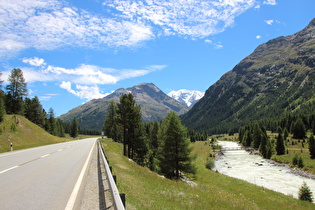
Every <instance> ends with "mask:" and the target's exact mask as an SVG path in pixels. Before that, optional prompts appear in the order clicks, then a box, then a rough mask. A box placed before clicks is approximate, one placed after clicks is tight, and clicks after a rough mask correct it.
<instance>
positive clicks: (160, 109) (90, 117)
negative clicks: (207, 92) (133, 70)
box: [60, 83, 188, 130]
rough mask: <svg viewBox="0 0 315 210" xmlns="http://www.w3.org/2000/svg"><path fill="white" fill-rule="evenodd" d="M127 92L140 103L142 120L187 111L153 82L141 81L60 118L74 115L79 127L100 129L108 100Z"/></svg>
mask: <svg viewBox="0 0 315 210" xmlns="http://www.w3.org/2000/svg"><path fill="white" fill-rule="evenodd" d="M128 93H132V95H133V96H134V99H135V101H136V103H137V104H138V105H140V107H141V113H142V118H143V120H144V121H154V120H161V119H163V118H164V117H165V116H166V115H167V114H168V113H169V112H170V111H174V112H176V113H177V114H178V115H181V114H184V113H186V112H187V111H188V107H187V106H186V105H184V104H182V103H180V102H179V101H177V100H175V99H173V98H171V97H169V96H168V95H166V94H165V93H164V92H163V91H162V90H160V89H159V88H158V87H157V86H155V85H154V84H153V83H141V84H139V85H135V86H133V87H131V88H127V89H125V88H119V89H117V90H115V91H114V92H113V93H111V94H109V95H108V96H106V97H104V98H102V99H94V100H92V101H89V102H87V103H85V104H83V105H81V106H79V107H76V108H74V109H72V110H70V111H69V112H68V113H66V114H64V115H61V116H60V119H62V120H63V121H65V122H70V121H71V120H72V119H73V117H74V116H75V117H77V119H78V121H79V124H80V127H81V128H86V129H91V130H98V129H101V128H102V126H103V123H104V120H105V115H106V110H107V107H108V104H109V103H110V101H111V100H113V101H115V102H116V103H119V98H120V96H121V95H123V94H128Z"/></svg>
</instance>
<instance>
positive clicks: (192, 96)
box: [167, 89, 205, 108]
mask: <svg viewBox="0 0 315 210" xmlns="http://www.w3.org/2000/svg"><path fill="white" fill-rule="evenodd" d="M204 94H205V93H204V92H201V91H198V90H185V89H181V90H178V91H171V92H170V93H169V94H167V95H168V96H170V97H172V98H174V99H175V100H177V101H179V102H181V103H183V104H185V105H187V106H188V107H189V108H190V107H192V106H193V105H195V103H197V102H198V101H199V100H200V99H201V98H202V97H203V96H204Z"/></svg>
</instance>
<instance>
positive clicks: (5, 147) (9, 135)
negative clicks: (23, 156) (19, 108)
mask: <svg viewBox="0 0 315 210" xmlns="http://www.w3.org/2000/svg"><path fill="white" fill-rule="evenodd" d="M14 125H15V126H14ZM14 127H15V129H14ZM0 131H1V133H0V152H7V151H10V143H11V142H12V144H13V148H14V150H18V149H25V148H30V147H36V146H43V145H47V144H53V143H58V142H64V141H65V139H64V138H59V137H56V136H52V135H50V134H49V133H47V132H46V131H45V130H44V129H42V128H41V127H39V126H37V125H35V124H34V123H32V122H30V121H29V120H27V119H26V118H25V117H22V116H19V115H6V116H5V120H4V122H1V123H0Z"/></svg>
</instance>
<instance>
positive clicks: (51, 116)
mask: <svg viewBox="0 0 315 210" xmlns="http://www.w3.org/2000/svg"><path fill="white" fill-rule="evenodd" d="M48 133H50V134H51V135H54V136H57V125H56V118H55V113H54V110H53V108H50V109H49V112H48Z"/></svg>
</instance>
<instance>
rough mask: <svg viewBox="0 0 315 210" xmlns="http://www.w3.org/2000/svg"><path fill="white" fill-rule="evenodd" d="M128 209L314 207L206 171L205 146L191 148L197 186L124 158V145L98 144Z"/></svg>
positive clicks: (207, 148) (208, 150)
mask: <svg viewBox="0 0 315 210" xmlns="http://www.w3.org/2000/svg"><path fill="white" fill-rule="evenodd" d="M101 142H102V145H103V147H104V150H105V153H106V156H107V158H108V161H109V164H110V165H111V166H112V167H113V173H114V174H116V175H117V185H118V188H119V191H120V192H121V193H125V194H126V203H127V209H232V208H233V209H289V208H293V209H314V205H313V204H311V203H308V202H302V201H299V200H297V199H294V198H292V197H289V196H285V195H283V194H280V193H276V192H274V191H271V190H267V189H265V188H262V187H258V186H255V185H253V184H250V183H247V182H245V181H242V180H238V179H234V178H230V177H227V176H224V175H221V174H219V173H216V172H214V171H211V170H208V169H207V168H206V167H205V163H206V161H207V158H208V157H209V155H210V154H212V152H213V150H212V148H211V147H210V146H209V143H208V142H203V141H199V142H195V143H192V144H191V146H192V148H193V150H192V153H193V154H196V159H195V165H196V174H195V178H194V179H192V181H193V182H194V183H196V184H197V185H196V186H191V185H189V184H187V183H186V182H184V181H182V180H170V179H167V178H164V177H163V176H161V175H159V174H157V173H155V172H152V171H150V170H149V169H148V168H147V167H143V166H140V165H138V164H136V163H135V162H134V161H132V160H130V159H129V158H127V157H126V156H123V153H122V151H123V144H121V143H118V142H114V141H112V140H111V139H103V140H101Z"/></svg>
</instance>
